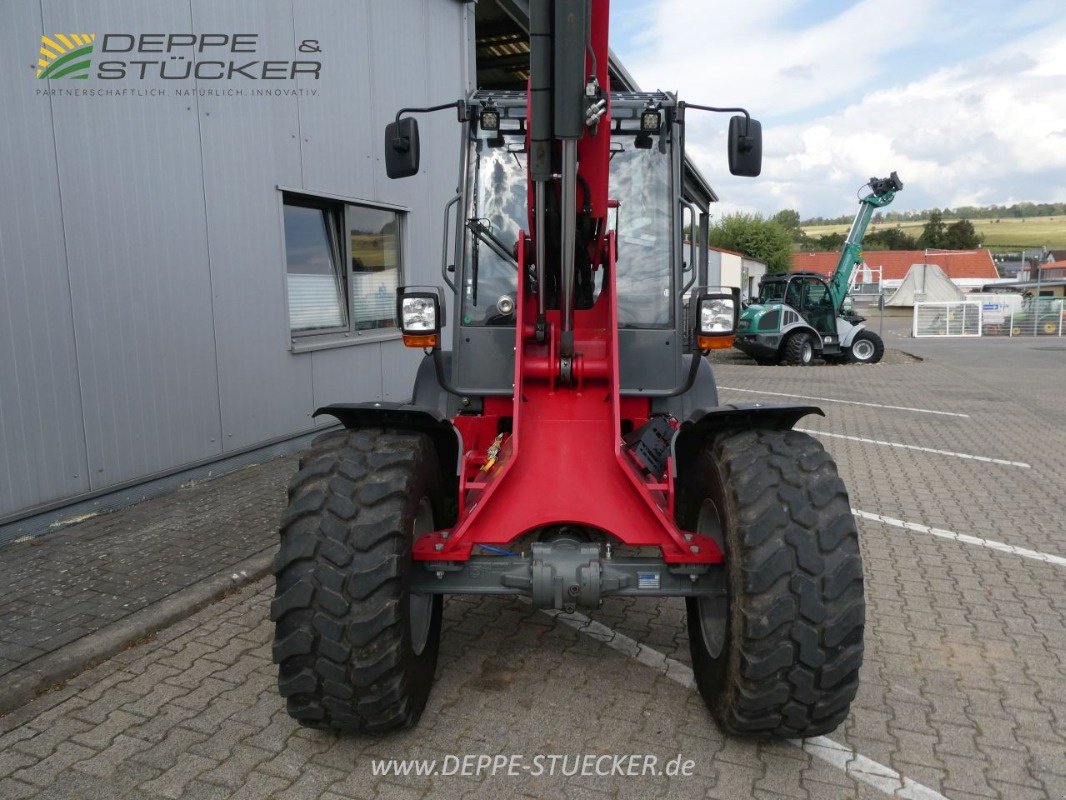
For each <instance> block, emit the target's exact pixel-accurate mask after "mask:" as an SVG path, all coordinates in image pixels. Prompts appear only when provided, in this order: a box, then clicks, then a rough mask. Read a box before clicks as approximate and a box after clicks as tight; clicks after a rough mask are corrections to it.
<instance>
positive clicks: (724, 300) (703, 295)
mask: <svg viewBox="0 0 1066 800" xmlns="http://www.w3.org/2000/svg"><path fill="white" fill-rule="evenodd" d="M693 301H694V302H695V303H696V306H695V309H696V313H695V314H693V315H692V318H694V320H695V323H694V325H693V327H694V328H695V330H693V331H692V333H694V334H695V338H696V349H697V350H718V349H721V348H725V347H730V346H732V344H733V339H734V338H735V337H736V332H737V310H738V309H739V308H740V289H733V288H721V289H714V290H713V291H710V290H707V289H704V290H703V291H702V292H700V293H699V294H697V295H695V296H694V297H693ZM690 308H692V306H690Z"/></svg>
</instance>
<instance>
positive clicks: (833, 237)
mask: <svg viewBox="0 0 1066 800" xmlns="http://www.w3.org/2000/svg"><path fill="white" fill-rule="evenodd" d="M847 238H848V237H847V236H845V235H844V234H843V233H823V234H822V235H821V236H819V237H818V238H816V239H815V241H816V242H817V243H818V249H819V250H839V249H840V248H841V247H843V246H844V242H846V241H847Z"/></svg>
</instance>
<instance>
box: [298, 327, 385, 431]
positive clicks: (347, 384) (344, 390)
mask: <svg viewBox="0 0 1066 800" xmlns="http://www.w3.org/2000/svg"><path fill="white" fill-rule="evenodd" d="M308 358H310V359H311V360H312V362H313V374H314V386H315V396H314V403H313V404H312V406H311V407H310V408H308V409H307V411H306V413H307V414H308V415H310V414H311V413H312V412H313V411H314V410H315V409H316V408H319V407H321V406H326V405H329V404H330V403H352V402H356V401H360V400H377V399H378V398H380V397H381V345H380V344H365V345H360V346H359V347H344V348H338V349H336V350H318V351H316V352H314V353H311V354H310V355H309V356H308ZM318 422H319V424H326V425H331V424H335V423H336V420H335V419H333V418H332V417H319V419H318Z"/></svg>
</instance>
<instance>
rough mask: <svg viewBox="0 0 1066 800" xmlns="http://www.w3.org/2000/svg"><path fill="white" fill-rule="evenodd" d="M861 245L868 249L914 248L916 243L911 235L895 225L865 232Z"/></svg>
mask: <svg viewBox="0 0 1066 800" xmlns="http://www.w3.org/2000/svg"><path fill="white" fill-rule="evenodd" d="M863 247H865V248H866V249H868V250H914V249H915V247H917V244H916V243H915V241H914V237H913V236H911V235H910V234H908V233H907V232H906V231H904V230H903V228H901V227H900V226H899V225H897V226H896V227H894V228H882V229H881V230H879V231H873V232H871V233H867V234H866V238H865V239H863Z"/></svg>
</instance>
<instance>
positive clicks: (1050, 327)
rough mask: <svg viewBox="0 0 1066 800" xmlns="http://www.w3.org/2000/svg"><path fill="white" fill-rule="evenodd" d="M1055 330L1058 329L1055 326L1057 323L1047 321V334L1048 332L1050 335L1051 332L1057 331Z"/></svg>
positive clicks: (1045, 328)
mask: <svg viewBox="0 0 1066 800" xmlns="http://www.w3.org/2000/svg"><path fill="white" fill-rule="evenodd" d="M1055 331H1056V328H1055V323H1054V322H1045V323H1044V333H1046V334H1048V335H1049V336H1050V335H1051V334H1053V333H1055Z"/></svg>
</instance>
